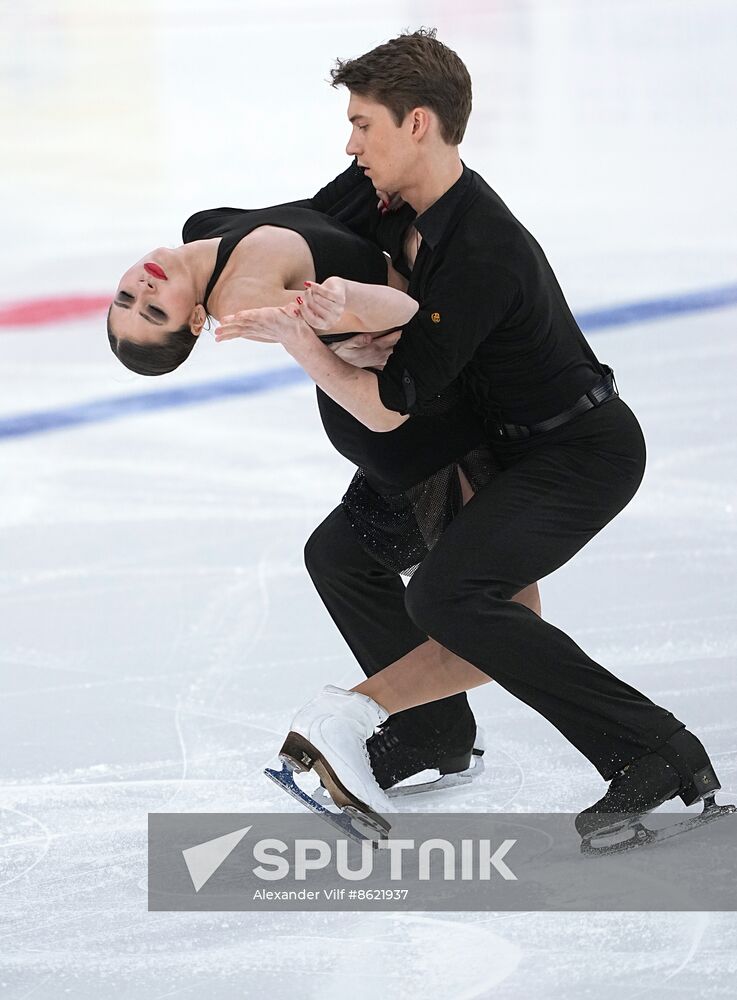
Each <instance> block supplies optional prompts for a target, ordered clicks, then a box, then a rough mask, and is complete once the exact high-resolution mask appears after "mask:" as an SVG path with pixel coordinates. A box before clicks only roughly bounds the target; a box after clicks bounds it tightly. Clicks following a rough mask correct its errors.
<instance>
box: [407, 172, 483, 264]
mask: <svg viewBox="0 0 737 1000" xmlns="http://www.w3.org/2000/svg"><path fill="white" fill-rule="evenodd" d="M462 166H463V173H462V174H461V176H460V177H459V178H458V180H457V181H456V182H455V184H454V185H453V186H452V187H449V188H448V190H447V191H446V192H445V194H443V195H441V196H440V197H439V198H438V200H437V201H435V202H433V203H432V205H430V207H429V208H427V209H425V211H424V212H423V213H422V215H418V216H417V218H416V219H415V221H414V227H415V229H416V230H417V232H418V233H419V234H420V236H422V239H423V240H424V242H425V243H427V244H428V245H429V246H430V247H431V248H432V249H433V250H434V249H435V248H436V247H437V245H438V243H439V242H440V240H441V239H442V237H443V233H444V232H445V230H446V229H447V228H448V226H449V225H450V223H451V221H452V220H453V218H454V217H455V214H456V211H457V209H458V206H459V205H460V203H461V200H462V198H463V196H464V194H465V193H466V189H467V188H468V185H469V184H470V183H471V171H470V170H469V169H468V167H467V166H466V164H465V163H463V164H462Z"/></svg>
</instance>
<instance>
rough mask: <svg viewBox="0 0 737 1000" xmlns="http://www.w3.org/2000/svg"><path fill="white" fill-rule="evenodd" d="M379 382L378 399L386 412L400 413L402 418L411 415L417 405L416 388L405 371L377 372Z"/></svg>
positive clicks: (385, 370) (413, 381)
mask: <svg viewBox="0 0 737 1000" xmlns="http://www.w3.org/2000/svg"><path fill="white" fill-rule="evenodd" d="M377 378H378V381H379V399H380V400H381V402H382V404H383V405H384V406H385V407H386V409H387V410H393V411H394V412H395V413H401V414H402V415H403V416H404V415H406V414H408V413H412V410H413V408H414V406H415V405H416V403H417V388H416V386H415V380H414V379H413V378H412V376H411V375H410V373H409V372H408V371H407V369H406V368H405V369H403V370H401V371H400V372H394V371H391V370H387V369H386V368H385V369H384V370H383V371H381V372H377Z"/></svg>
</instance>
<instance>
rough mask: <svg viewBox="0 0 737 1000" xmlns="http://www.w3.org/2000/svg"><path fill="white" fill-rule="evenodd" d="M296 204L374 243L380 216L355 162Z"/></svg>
mask: <svg viewBox="0 0 737 1000" xmlns="http://www.w3.org/2000/svg"><path fill="white" fill-rule="evenodd" d="M299 204H300V205H303V206H304V207H305V208H312V209H314V210H315V211H316V212H322V213H323V215H329V216H330V217H331V218H333V219H338V221H339V222H342V223H343V224H344V225H345V226H347V227H348V228H349V229H350V230H352V231H353V232H354V233H357V234H358V235H359V236H363V237H364V239H368V240H371V241H372V242H374V243H376V242H377V238H376V230H377V227H378V224H379V220H380V218H381V216H380V214H379V209H378V200H377V197H376V191H375V190H374V186H373V184H372V183H371V181H370V180H369V178H368V177H366V175H365V174H364V172H363V170H361V168H360V167H359V166H358V165H357V163H356V160H355V159H354V161H353V163H352V164H351V165H350V166H349V167H348V168H347V169H346V170H344V171H343V173H342V174H338V176H337V177H336V178H335V179H334V180H332V181H330V183H328V184H326V185H325V187H322V188H320V190H319V191H318V192H317V194H315V195H313V197H312V198H308V199H307V200H306V201H304V202H300V203H299Z"/></svg>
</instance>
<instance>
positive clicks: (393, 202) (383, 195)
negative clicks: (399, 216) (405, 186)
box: [375, 189, 404, 215]
mask: <svg viewBox="0 0 737 1000" xmlns="http://www.w3.org/2000/svg"><path fill="white" fill-rule="evenodd" d="M375 190H376V195H377V197H378V199H379V204H378V205H377V206H376V207H377V208H378V209H379V211H380V212H381V214H382V215H385V214H386V213H387V212H396V210H397V209H398V208H401V207H402V205H403V204H404V198H402V196H401V194H397V193H395V194H389V192H388V191H379V190H378V189H375Z"/></svg>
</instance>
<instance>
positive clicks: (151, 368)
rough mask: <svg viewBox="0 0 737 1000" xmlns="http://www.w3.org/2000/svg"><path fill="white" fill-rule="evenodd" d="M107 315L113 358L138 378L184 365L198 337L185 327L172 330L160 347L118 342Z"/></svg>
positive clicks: (163, 372) (108, 335)
mask: <svg viewBox="0 0 737 1000" xmlns="http://www.w3.org/2000/svg"><path fill="white" fill-rule="evenodd" d="M112 308H113V307H112V306H110V309H108V312H107V339H108V340H109V341H110V347H111V349H112V352H113V354H114V355H115V357H116V358H117V359H118V360H119V361H122V362H123V364H124V365H125V367H126V368H129V369H130V370H131V371H132V372H136V373H137V374H138V375H166V374H167V373H168V372H173V371H174V369H175V368H178V367H179V366H180V365H181V363H182V362H183V361H186V360H187V358H188V357H189V355H190V354H191V352H192V348H193V347H194V345H195V344H196V343H197V337H196V336H195V335H194V334H193V333H192V331H191V330H190V328H189V327H188V326H182V327H180V329H179V330H171V331H170V332H169V334H168V335H166V340H165V341H164V342H163V343H161V344H136V343H134V342H133V341H132V340H121V339H120V337H118V336H116V334H115V333H113V330H112V327H111V326H110V312H111V310H112Z"/></svg>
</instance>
